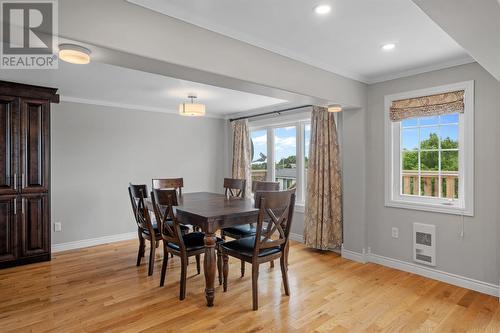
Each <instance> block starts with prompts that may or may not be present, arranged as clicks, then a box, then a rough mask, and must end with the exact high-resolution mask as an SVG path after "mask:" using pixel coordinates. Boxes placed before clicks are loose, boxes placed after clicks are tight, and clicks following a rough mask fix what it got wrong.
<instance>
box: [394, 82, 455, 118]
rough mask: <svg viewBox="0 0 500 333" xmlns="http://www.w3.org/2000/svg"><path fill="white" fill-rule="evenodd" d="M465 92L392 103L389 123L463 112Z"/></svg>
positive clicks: (453, 92)
mask: <svg viewBox="0 0 500 333" xmlns="http://www.w3.org/2000/svg"><path fill="white" fill-rule="evenodd" d="M464 94H465V91H463V90H459V91H452V92H447V93H443V94H437V95H431V96H422V97H415V98H408V99H402V100H399V101H393V102H392V104H391V111H390V118H391V121H401V120H403V119H407V118H413V117H427V116H439V115H442V114H449V113H456V112H460V113H463V112H464Z"/></svg>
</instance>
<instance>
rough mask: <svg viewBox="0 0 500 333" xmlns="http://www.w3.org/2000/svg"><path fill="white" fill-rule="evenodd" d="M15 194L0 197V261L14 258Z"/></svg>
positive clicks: (15, 234)
mask: <svg viewBox="0 0 500 333" xmlns="http://www.w3.org/2000/svg"><path fill="white" fill-rule="evenodd" d="M15 200H16V196H1V197H0V262H2V261H11V260H14V259H15V258H16V252H17V250H16V247H17V230H16V226H17V223H16V218H17V215H16V211H15V209H16V204H15Z"/></svg>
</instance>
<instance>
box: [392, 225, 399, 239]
mask: <svg viewBox="0 0 500 333" xmlns="http://www.w3.org/2000/svg"><path fill="white" fill-rule="evenodd" d="M392 238H399V228H396V227H393V228H392Z"/></svg>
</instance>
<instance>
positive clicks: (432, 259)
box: [413, 223, 436, 266]
mask: <svg viewBox="0 0 500 333" xmlns="http://www.w3.org/2000/svg"><path fill="white" fill-rule="evenodd" d="M413 260H414V261H415V262H418V263H421V264H425V265H429V266H436V226H434V225H430V224H422V223H413Z"/></svg>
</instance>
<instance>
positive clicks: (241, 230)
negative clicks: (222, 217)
mask: <svg viewBox="0 0 500 333" xmlns="http://www.w3.org/2000/svg"><path fill="white" fill-rule="evenodd" d="M222 230H223V231H224V233H226V234H229V236H231V235H234V236H236V237H238V238H243V237H249V236H254V235H255V230H256V229H255V225H254V224H252V225H249V224H243V225H235V226H234V227H228V228H224V229H222Z"/></svg>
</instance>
